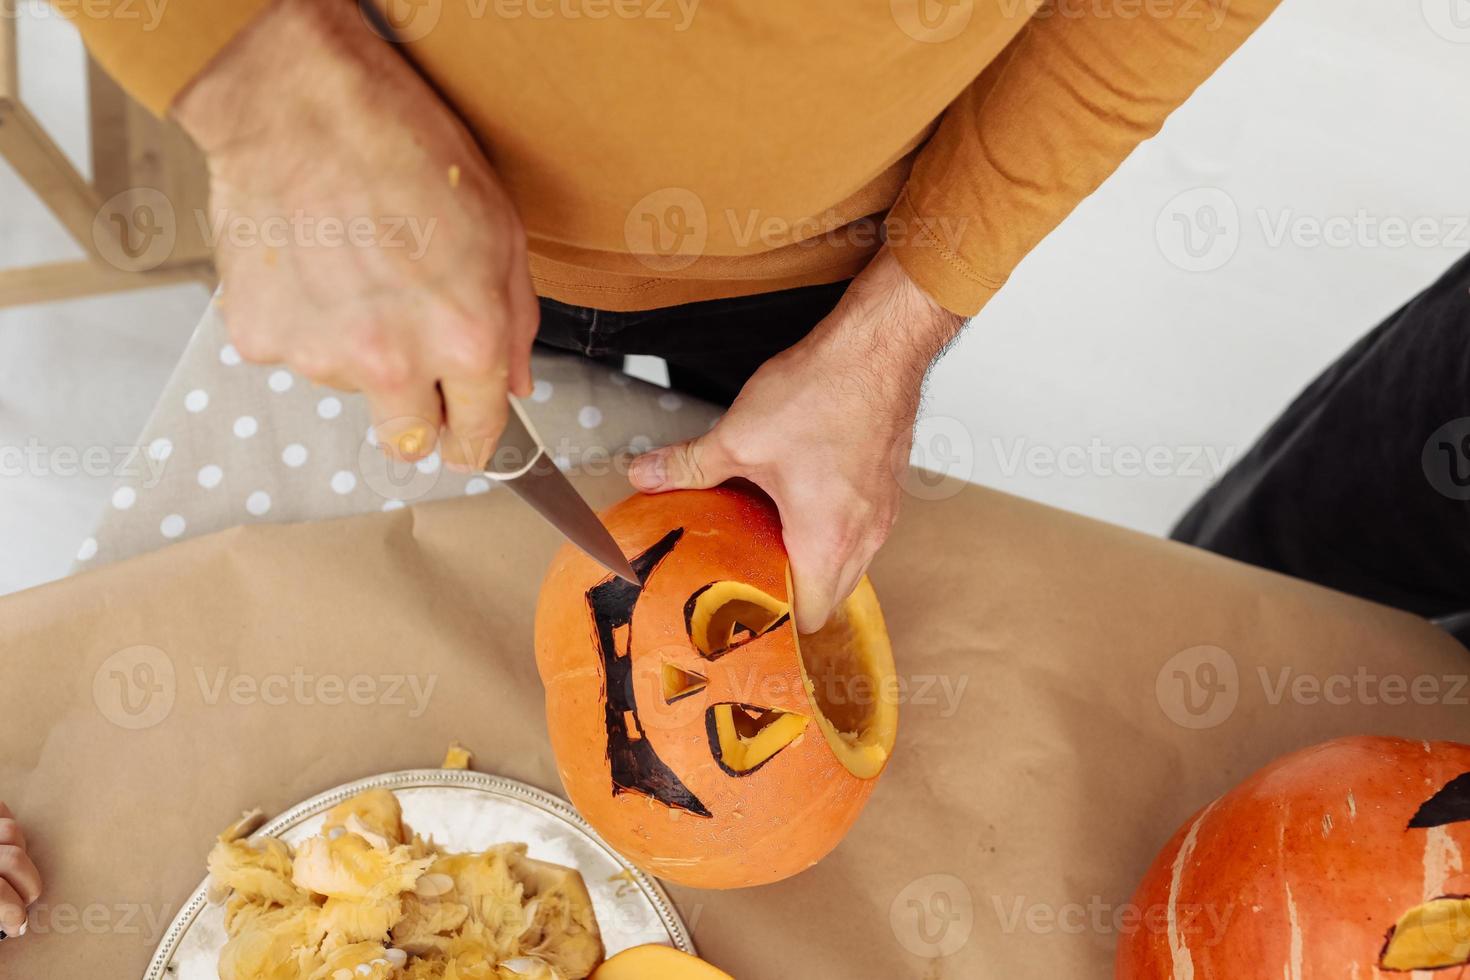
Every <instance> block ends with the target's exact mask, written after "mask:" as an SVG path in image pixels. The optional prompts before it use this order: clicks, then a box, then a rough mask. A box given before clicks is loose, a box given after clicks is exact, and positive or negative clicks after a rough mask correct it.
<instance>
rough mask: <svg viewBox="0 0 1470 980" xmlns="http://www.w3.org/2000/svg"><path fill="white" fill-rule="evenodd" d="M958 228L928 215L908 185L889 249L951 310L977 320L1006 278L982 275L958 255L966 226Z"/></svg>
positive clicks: (891, 225) (897, 205) (892, 217)
mask: <svg viewBox="0 0 1470 980" xmlns="http://www.w3.org/2000/svg"><path fill="white" fill-rule="evenodd" d="M954 224H955V222H954V221H952V220H951V221H940V220H937V219H935V218H933V217H929V216H925V215H924V214H922V213H921V212H920V210H919V209H918V208H917V207H916V206H915V205H914V201H913V198H912V197H911V196H910V194H909V190H908V188H907V187H905V188H904V189H903V191H902V192H901V193H900V194H899V195H898V200H897V201H895V202H894V203H893V207H892V208H891V209H889V212H888V217H887V218H886V219H885V220H884V223H883V225H884V230H885V232H886V233H887V239H888V250H889V251H890V252H892V253H893V255H894V257H895V258H896V259H898V263H899V265H901V266H903V270H904V272H907V273H908V275H909V278H910V279H912V280H913V281H914V282H915V283H917V284H918V286H919V288H920V289H922V290H924V292H925V293H927V294H928V295H929V298H930V299H932V300H934V302H936V303H938V304H939V305H940V306H942V307H944V308H945V309H946V310H949V311H950V312H951V313H956V314H958V315H960V316H965V317H971V316H974V315H975V314H976V313H979V312H980V309H981V307H983V306H984V305H985V304H986V303H988V302H989V301H990V297H992V296H994V295H995V294H996V292H998V291H999V290H1000V287H1001V286H1002V285H1004V284H1005V280H1004V279H996V278H993V277H990V276H985V275H982V274H981V273H979V272H977V271H976V270H975V269H973V268H972V267H971V266H970V264H969V263H968V262H966V261H965V259H964V258H963V257H962V256H961V255H960V254H959V252H957V251H955V246H957V245H958V244H959V242H958V236H959V234H960V233H961V232H962V231H963V228H951V226H953V225H954ZM947 230H950V231H952V232H953V233H952V234H949V233H947ZM951 239H954V240H951Z"/></svg>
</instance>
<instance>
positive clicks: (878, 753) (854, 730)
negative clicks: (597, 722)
mask: <svg viewBox="0 0 1470 980" xmlns="http://www.w3.org/2000/svg"><path fill="white" fill-rule="evenodd" d="M786 590H787V593H788V594H790V593H791V591H792V590H791V576H790V570H789V569H788V571H787V585H786ZM686 612H687V618H688V624H689V637H690V640H691V641H692V642H693V643H694V646H695V647H696V648H697V649H698V650H699V651H700V653H701V654H703V655H704V656H705V657H707V658H709V659H716V658H718V657H720V656H722V655H724V654H725V653H727V652H728V651H730V650H732V649H734V648H736V647H738V646H740V645H741V644H743V643H747V642H749V641H751V640H753V639H755V638H757V637H759V636H761V635H763V634H765V633H767V632H770V631H771V630H774V629H777V628H780V627H782V626H789V628H790V629H791V631H792V637H793V640H794V641H795V645H796V648H797V652H798V660H799V662H800V668H801V679H802V683H803V685H804V686H805V687H806V693H807V701H808V703H809V704H810V706H811V717H807V716H804V715H800V714H797V713H795V712H789V711H780V710H777V709H771V708H766V709H760V708H753V707H751V706H748V705H740V704H717V705H714V706H713V707H712V708H711V712H712V726H711V728H712V730H711V736H712V739H713V740H715V741H717V743H718V748H719V759H720V764H721V765H722V766H724V767H726V768H727V769H730V770H732V771H734V772H737V773H745V772H750V771H753V770H754V769H756V768H758V767H759V766H761V765H762V764H764V763H765V762H766V761H767V760H768V759H770V758H771V757H772V756H774V755H775V754H776V753H777V752H779V751H780V750H781V749H783V748H785V747H786V746H787V745H790V744H791V743H792V742H794V741H795V740H797V739H798V738H800V737H801V735H802V733H803V732H805V731H806V728H807V724H808V723H809V722H811V721H813V720H815V722H816V724H817V727H818V729H819V730H820V731H821V733H822V737H823V738H824V739H826V741H827V744H828V745H829V746H830V747H831V749H832V752H833V754H835V755H836V756H837V758H838V760H839V761H840V762H841V763H842V765H843V767H844V768H845V769H847V771H848V772H850V773H851V774H852V775H853V776H855V777H857V778H859V779H872V778H874V777H876V776H877V775H878V774H879V773H880V772H882V771H883V767H884V765H885V764H886V763H887V761H888V757H889V755H890V754H891V753H892V751H893V743H894V739H895V736H896V733H897V724H898V704H897V699H896V684H895V678H894V666H893V650H892V647H891V646H890V645H889V642H888V630H887V627H886V626H885V625H884V622H883V612H882V610H881V609H880V608H879V606H878V598H877V595H876V594H875V593H874V592H873V587H872V585H871V583H869V582H868V580H867V578H864V579H863V580H862V581H861V582H860V583H859V584H858V587H857V589H855V590H854V591H853V594H852V595H851V596H850V597H849V598H848V599H847V600H846V601H845V602H843V603H842V604H841V605H840V606H839V607H838V608H837V610H836V611H835V612H834V613H833V615H832V618H831V620H830V621H829V622H828V623H827V625H826V626H824V627H823V628H822V629H821V630H818V631H817V632H816V633H812V634H809V635H807V636H798V635H797V633H796V627H795V624H794V623H792V622H791V607H790V604H789V603H787V602H785V601H784V600H781V599H778V598H776V597H775V596H772V595H768V594H767V593H765V592H763V591H761V590H760V589H758V588H755V587H754V586H751V585H747V584H745V583H743V582H732V581H723V582H715V583H712V584H711V585H709V586H707V587H705V588H704V589H703V590H701V591H700V592H699V594H698V595H696V596H695V597H694V598H693V600H692V601H691V603H690V604H689V607H688V609H687V610H686ZM663 679H664V696H665V699H666V700H674V699H676V698H678V697H683V696H687V695H688V694H692V693H695V692H696V691H698V690H699V689H701V687H702V686H703V685H702V684H701V681H702V680H703V678H700V677H699V676H698V675H693V674H689V673H687V672H685V671H681V670H679V669H678V668H675V667H673V666H672V665H668V664H666V665H665V669H664V675H663Z"/></svg>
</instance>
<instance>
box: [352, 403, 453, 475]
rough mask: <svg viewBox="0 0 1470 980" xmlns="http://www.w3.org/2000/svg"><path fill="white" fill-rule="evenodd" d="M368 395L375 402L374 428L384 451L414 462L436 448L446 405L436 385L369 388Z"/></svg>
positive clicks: (373, 408)
mask: <svg viewBox="0 0 1470 980" xmlns="http://www.w3.org/2000/svg"><path fill="white" fill-rule="evenodd" d="M367 398H368V404H369V405H371V406H372V413H373V431H374V432H375V433H377V436H378V445H379V446H380V447H382V449H383V451H384V452H386V453H388V454H389V455H390V456H393V457H396V458H397V459H401V460H404V461H405V462H413V461H414V460H418V459H423V458H424V457H425V456H427V455H429V454H430V453H432V452H433V451H434V443H435V442H436V441H437V440H438V438H439V428H440V426H442V425H443V424H444V407H443V405H442V403H441V402H440V400H439V390H438V389H437V388H436V387H434V386H433V385H432V384H430V385H415V386H413V387H410V388H404V389H402V390H396V391H391V392H385V391H369V392H368V393H367Z"/></svg>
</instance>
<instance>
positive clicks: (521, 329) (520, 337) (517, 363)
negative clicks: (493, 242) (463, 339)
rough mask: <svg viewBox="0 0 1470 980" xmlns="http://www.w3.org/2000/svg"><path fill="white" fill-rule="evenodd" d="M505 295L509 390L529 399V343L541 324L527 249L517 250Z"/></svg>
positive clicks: (539, 309)
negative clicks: (508, 347)
mask: <svg viewBox="0 0 1470 980" xmlns="http://www.w3.org/2000/svg"><path fill="white" fill-rule="evenodd" d="M505 288H506V293H507V299H508V303H509V307H510V324H511V331H510V350H509V351H508V353H509V355H510V360H509V367H510V379H509V380H510V390H511V393H512V394H514V395H515V396H516V397H517V398H529V397H530V396H531V384H532V381H531V344H532V343H533V342H534V341H535V339H536V330H537V328H538V327H539V326H540V325H541V304H540V303H539V302H538V301H537V299H536V289H535V287H534V286H532V285H531V267H530V264H529V261H528V260H527V258H526V250H525V249H518V250H517V251H516V258H515V261H514V263H513V264H512V266H511V269H510V278H509V279H507V280H506V285H505Z"/></svg>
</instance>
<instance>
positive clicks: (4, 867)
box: [0, 803, 41, 955]
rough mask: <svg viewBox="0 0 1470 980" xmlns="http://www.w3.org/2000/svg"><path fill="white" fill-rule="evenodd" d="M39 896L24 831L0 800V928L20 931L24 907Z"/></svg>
mask: <svg viewBox="0 0 1470 980" xmlns="http://www.w3.org/2000/svg"><path fill="white" fill-rule="evenodd" d="M40 897H41V873H40V872H39V871H37V870H36V866H35V864H33V863H32V862H31V858H30V855H28V854H27V853H26V835H25V834H24V833H23V832H22V831H21V829H20V824H18V823H16V822H15V817H14V816H13V815H12V814H11V812H10V809H9V808H8V807H7V806H6V805H5V804H4V803H0V932H4V933H5V934H6V935H7V936H18V935H20V934H21V932H22V931H23V930H24V928H25V924H26V909H28V908H30V907H31V905H32V904H33V903H34V902H35V901H36V899H38V898H40ZM0 955H3V954H0Z"/></svg>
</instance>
